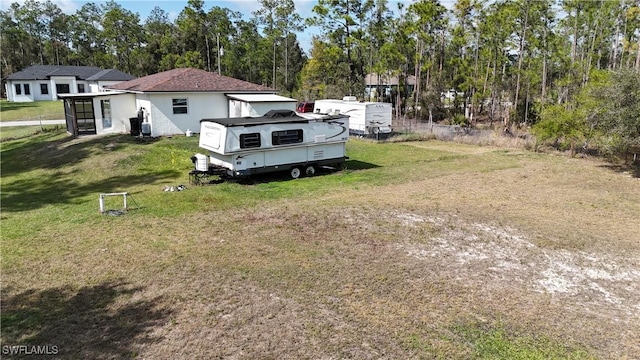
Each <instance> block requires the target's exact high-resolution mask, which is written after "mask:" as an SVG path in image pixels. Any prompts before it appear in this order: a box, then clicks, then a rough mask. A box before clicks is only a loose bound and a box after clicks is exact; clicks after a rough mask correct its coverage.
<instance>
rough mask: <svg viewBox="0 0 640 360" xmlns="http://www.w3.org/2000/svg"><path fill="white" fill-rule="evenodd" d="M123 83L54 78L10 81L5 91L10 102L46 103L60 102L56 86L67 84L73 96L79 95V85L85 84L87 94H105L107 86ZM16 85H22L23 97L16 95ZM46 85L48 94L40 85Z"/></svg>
mask: <svg viewBox="0 0 640 360" xmlns="http://www.w3.org/2000/svg"><path fill="white" fill-rule="evenodd" d="M119 82H121V81H98V82H93V81H92V82H90V81H84V80H76V78H75V77H73V76H66V77H62V76H58V77H52V78H51V79H49V80H8V81H7V83H6V84H5V91H6V94H7V101H10V102H31V101H46V100H58V96H57V93H56V84H67V85H69V91H70V93H71V94H77V93H78V84H84V92H85V93H97V92H104V91H105V89H104V87H105V86H107V85H113V84H117V83H119ZM15 84H20V86H21V90H22V91H21V93H22V94H21V95H16V93H15V90H16V89H15ZM24 84H29V90H30V92H31V94H30V95H25V94H24ZM41 84H46V85H47V89H48V90H49V91H48V94H42V92H41V90H40V85H41Z"/></svg>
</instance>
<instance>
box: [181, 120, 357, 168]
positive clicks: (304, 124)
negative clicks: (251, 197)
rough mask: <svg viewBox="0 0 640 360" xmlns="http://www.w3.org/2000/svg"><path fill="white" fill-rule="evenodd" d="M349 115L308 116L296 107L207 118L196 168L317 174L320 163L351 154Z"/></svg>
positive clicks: (338, 160) (332, 163) (342, 159)
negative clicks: (205, 152) (348, 150)
mask: <svg viewBox="0 0 640 360" xmlns="http://www.w3.org/2000/svg"><path fill="white" fill-rule="evenodd" d="M347 140H349V117H348V116H347V115H336V116H331V115H327V116H322V117H314V118H305V117H301V116H298V115H296V113H295V112H294V111H288V110H275V111H269V112H268V113H266V114H265V115H264V116H261V117H247V118H223V119H202V120H201V121H200V139H199V146H200V147H201V148H203V149H206V150H209V151H210V153H209V156H208V157H206V155H202V154H196V155H195V156H194V157H193V158H192V159H194V163H195V165H196V171H202V172H208V173H216V174H221V175H223V176H227V177H247V176H250V175H252V174H260V173H268V172H274V171H288V172H289V175H290V176H291V177H292V178H294V179H295V178H298V177H300V176H301V175H306V176H312V175H314V174H315V172H316V170H317V168H318V167H320V166H339V165H341V164H342V163H344V162H345V161H346V159H347V156H346V142H347Z"/></svg>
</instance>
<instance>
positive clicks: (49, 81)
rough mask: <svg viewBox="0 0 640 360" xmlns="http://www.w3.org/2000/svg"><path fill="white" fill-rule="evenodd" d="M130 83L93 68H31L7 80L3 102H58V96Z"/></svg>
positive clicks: (110, 71)
mask: <svg viewBox="0 0 640 360" xmlns="http://www.w3.org/2000/svg"><path fill="white" fill-rule="evenodd" d="M131 79H134V77H133V76H131V75H129V74H125V73H123V72H122V71H119V70H115V69H106V70H104V69H101V68H98V67H94V66H56V65H33V66H30V67H28V68H26V69H24V70H22V71H18V72H16V73H13V74H11V75H9V76H8V77H7V82H6V87H5V90H6V94H7V101H13V102H31V101H40V100H58V94H78V93H97V92H101V91H104V87H105V86H108V85H113V84H117V83H119V82H122V81H127V80H131Z"/></svg>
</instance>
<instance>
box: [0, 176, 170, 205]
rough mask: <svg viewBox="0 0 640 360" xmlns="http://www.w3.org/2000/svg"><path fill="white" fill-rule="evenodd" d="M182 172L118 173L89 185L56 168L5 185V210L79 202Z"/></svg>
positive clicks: (3, 203) (3, 190)
mask: <svg viewBox="0 0 640 360" xmlns="http://www.w3.org/2000/svg"><path fill="white" fill-rule="evenodd" d="M181 175H182V172H180V171H177V170H164V171H160V172H156V173H153V174H147V175H144V176H140V175H127V176H114V177H110V178H107V179H104V180H101V181H98V182H92V183H90V184H87V185H78V184H76V183H75V181H74V179H73V176H74V174H69V173H61V172H55V173H53V174H51V175H48V176H46V177H38V178H29V179H27V180H18V181H15V182H13V183H11V184H9V185H4V186H3V187H2V211H3V212H5V211H6V212H18V211H28V210H33V209H38V208H41V207H43V206H45V205H52V204H77V203H81V202H84V201H85V200H84V199H82V198H83V197H84V196H86V195H89V194H96V199H97V198H98V194H99V193H111V192H119V191H126V190H123V189H126V188H127V187H130V186H135V185H140V184H149V183H154V182H156V181H159V180H164V179H170V178H176V177H179V176H181Z"/></svg>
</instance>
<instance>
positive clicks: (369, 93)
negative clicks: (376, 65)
mask: <svg viewBox="0 0 640 360" xmlns="http://www.w3.org/2000/svg"><path fill="white" fill-rule="evenodd" d="M398 84H399V81H398V77H397V76H393V75H391V74H376V73H371V74H367V76H366V77H365V86H366V87H365V96H366V97H369V98H371V99H372V100H371V101H377V97H378V96H381V97H382V96H391V91H392V89H393V88H395V89H397V88H398ZM403 85H404V86H405V89H406V91H407V92H408V93H412V92H413V89H414V87H415V85H416V77H415V76H413V75H409V76H407V78H406V79H405V81H404V84H403ZM378 92H380V93H379V94H378Z"/></svg>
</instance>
